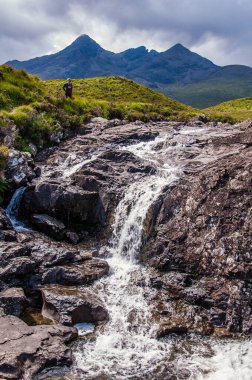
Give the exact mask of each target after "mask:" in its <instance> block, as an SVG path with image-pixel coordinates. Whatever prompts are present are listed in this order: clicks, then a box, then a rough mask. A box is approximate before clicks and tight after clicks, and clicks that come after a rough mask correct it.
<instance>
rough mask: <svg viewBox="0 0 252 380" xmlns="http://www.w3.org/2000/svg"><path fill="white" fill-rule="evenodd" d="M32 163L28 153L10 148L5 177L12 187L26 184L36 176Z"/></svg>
mask: <svg viewBox="0 0 252 380" xmlns="http://www.w3.org/2000/svg"><path fill="white" fill-rule="evenodd" d="M33 169H34V163H33V160H32V158H31V155H30V153H27V152H19V151H17V150H14V149H10V151H9V158H8V160H7V163H6V170H5V177H6V181H7V183H8V184H9V186H10V187H11V188H13V189H16V188H17V187H20V186H22V185H26V184H27V183H29V182H30V181H31V180H32V179H33V178H35V177H36V174H35V173H34V170H33Z"/></svg>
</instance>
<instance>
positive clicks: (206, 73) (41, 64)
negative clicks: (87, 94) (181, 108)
mask: <svg viewBox="0 0 252 380" xmlns="http://www.w3.org/2000/svg"><path fill="white" fill-rule="evenodd" d="M6 64H8V65H11V66H13V67H14V68H24V69H25V70H27V71H28V72H29V73H31V74H36V75H38V76H40V77H41V78H42V79H44V80H47V79H63V78H66V77H72V78H76V79H77V78H78V79H79V78H89V77H97V76H111V75H119V76H123V77H125V78H128V79H132V80H135V81H137V82H138V83H140V84H143V85H145V86H147V87H149V88H151V89H155V90H156V91H159V92H162V93H164V94H165V95H167V96H170V97H172V98H174V99H176V100H179V101H181V102H183V103H186V104H188V105H191V106H193V107H199V108H201V107H203V108H205V107H208V106H211V105H215V104H217V103H220V102H223V101H227V100H231V99H235V98H236V97H237V96H236V94H237V93H238V94H239V95H240V97H248V96H252V68H250V67H249V66H243V65H228V66H223V67H222V66H218V65H215V64H214V63H213V62H212V61H210V60H209V59H207V58H204V57H202V56H200V55H199V54H197V53H194V52H191V51H190V50H189V49H187V48H186V47H185V46H183V45H182V44H180V43H177V44H175V45H174V46H172V47H171V48H169V49H167V50H165V51H163V52H157V51H155V50H150V51H149V50H148V49H147V48H146V47H145V46H139V47H137V48H130V49H127V50H125V51H122V52H120V53H114V52H111V51H109V50H105V49H104V48H103V47H101V46H100V45H99V44H98V43H97V42H96V41H95V40H93V39H92V38H91V37H89V36H88V35H86V34H84V35H81V36H79V37H78V38H77V39H76V40H75V41H73V42H72V43H71V44H70V45H69V46H67V47H65V48H64V49H63V50H61V51H59V52H57V53H54V54H51V55H46V56H42V57H36V58H33V59H30V60H27V61H17V60H14V61H9V62H7V63H6ZM208 82H209V83H210V88H211V91H210V93H209V83H208ZM223 87H224V88H223Z"/></svg>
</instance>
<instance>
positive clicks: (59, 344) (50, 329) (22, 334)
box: [0, 316, 78, 380]
mask: <svg viewBox="0 0 252 380" xmlns="http://www.w3.org/2000/svg"><path fill="white" fill-rule="evenodd" d="M77 335H78V333H77V330H76V329H75V328H70V327H66V326H57V325H56V326H43V325H42V326H33V327H32V326H28V325H27V324H26V323H25V322H23V321H21V320H20V319H19V318H17V317H14V316H1V317H0V378H2V379H23V380H30V379H33V378H34V377H35V375H36V374H38V373H39V372H41V371H42V370H43V369H44V368H50V367H55V366H64V365H66V366H69V365H71V364H72V362H73V358H72V352H71V350H70V349H69V348H68V347H67V346H66V344H67V343H70V342H71V341H72V340H74V339H76V338H77Z"/></svg>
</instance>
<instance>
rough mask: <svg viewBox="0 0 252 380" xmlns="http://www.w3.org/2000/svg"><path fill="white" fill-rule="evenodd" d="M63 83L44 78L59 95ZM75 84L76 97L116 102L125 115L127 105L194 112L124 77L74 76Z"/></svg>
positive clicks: (133, 107)
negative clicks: (85, 77)
mask: <svg viewBox="0 0 252 380" xmlns="http://www.w3.org/2000/svg"><path fill="white" fill-rule="evenodd" d="M63 83H64V81H62V80H50V81H46V82H45V84H46V86H47V87H48V89H49V92H50V94H52V95H54V96H56V97H58V98H59V97H60V96H61V95H62V86H63ZM73 86H74V99H78V98H82V99H86V100H87V101H91V102H93V101H94V100H95V101H102V102H107V104H108V105H109V104H110V105H111V104H112V105H113V104H114V105H115V106H116V107H118V109H121V110H123V111H124V112H125V113H126V116H127V114H128V112H127V109H131V110H136V111H137V110H141V111H143V112H144V108H145V107H146V109H147V110H148V109H149V110H150V111H153V112H160V113H161V114H163V115H165V116H169V114H173V115H176V114H177V113H179V112H193V109H192V107H189V106H186V105H184V104H182V103H180V102H178V101H175V100H173V99H170V98H167V97H166V96H165V95H163V94H160V93H157V92H155V91H153V90H150V89H149V88H147V87H145V86H142V85H140V84H138V83H136V82H134V81H132V80H129V79H125V78H123V77H118V76H111V77H99V78H87V79H74V80H73Z"/></svg>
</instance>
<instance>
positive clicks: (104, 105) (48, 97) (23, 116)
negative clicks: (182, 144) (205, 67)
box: [0, 65, 197, 151]
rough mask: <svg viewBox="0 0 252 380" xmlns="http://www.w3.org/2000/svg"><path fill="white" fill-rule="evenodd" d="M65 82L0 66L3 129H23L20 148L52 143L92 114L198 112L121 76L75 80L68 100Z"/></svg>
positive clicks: (182, 116)
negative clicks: (43, 80)
mask: <svg viewBox="0 0 252 380" xmlns="http://www.w3.org/2000/svg"><path fill="white" fill-rule="evenodd" d="M63 83H64V81H61V80H53V81H51V80H50V81H46V82H42V81H40V80H39V79H38V78H37V77H35V76H32V75H28V74H27V73H26V72H25V71H24V70H15V69H13V68H11V67H9V66H5V65H3V66H0V128H2V132H3V131H4V130H6V128H7V129H8V128H10V129H11V128H13V126H16V127H17V128H18V133H17V134H16V142H15V145H16V147H17V148H18V149H20V150H26V151H29V143H30V142H32V143H35V144H36V145H37V147H39V148H43V147H47V146H50V145H52V144H53V142H52V141H51V136H52V134H54V133H56V132H59V131H63V130H65V129H78V128H79V127H80V126H82V125H83V124H84V123H85V122H87V121H89V120H90V119H91V118H92V117H97V116H101V117H104V118H107V119H114V118H118V119H126V120H129V121H135V120H142V121H149V120H155V121H158V120H171V119H172V120H187V119H188V118H190V117H191V116H193V115H195V114H196V113H197V110H195V109H193V108H191V107H189V106H186V105H184V104H182V103H180V102H177V101H175V100H172V99H169V98H167V97H166V96H165V95H162V94H159V93H157V92H155V91H153V90H150V89H148V88H146V87H144V86H142V85H139V84H137V83H135V82H134V81H132V80H127V79H125V78H122V77H115V76H112V77H100V78H90V79H76V80H74V81H73V85H74V97H73V99H69V98H68V99H66V98H65V96H64V91H63V89H62V86H63ZM3 134H4V133H2V135H3ZM2 142H3V141H2Z"/></svg>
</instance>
